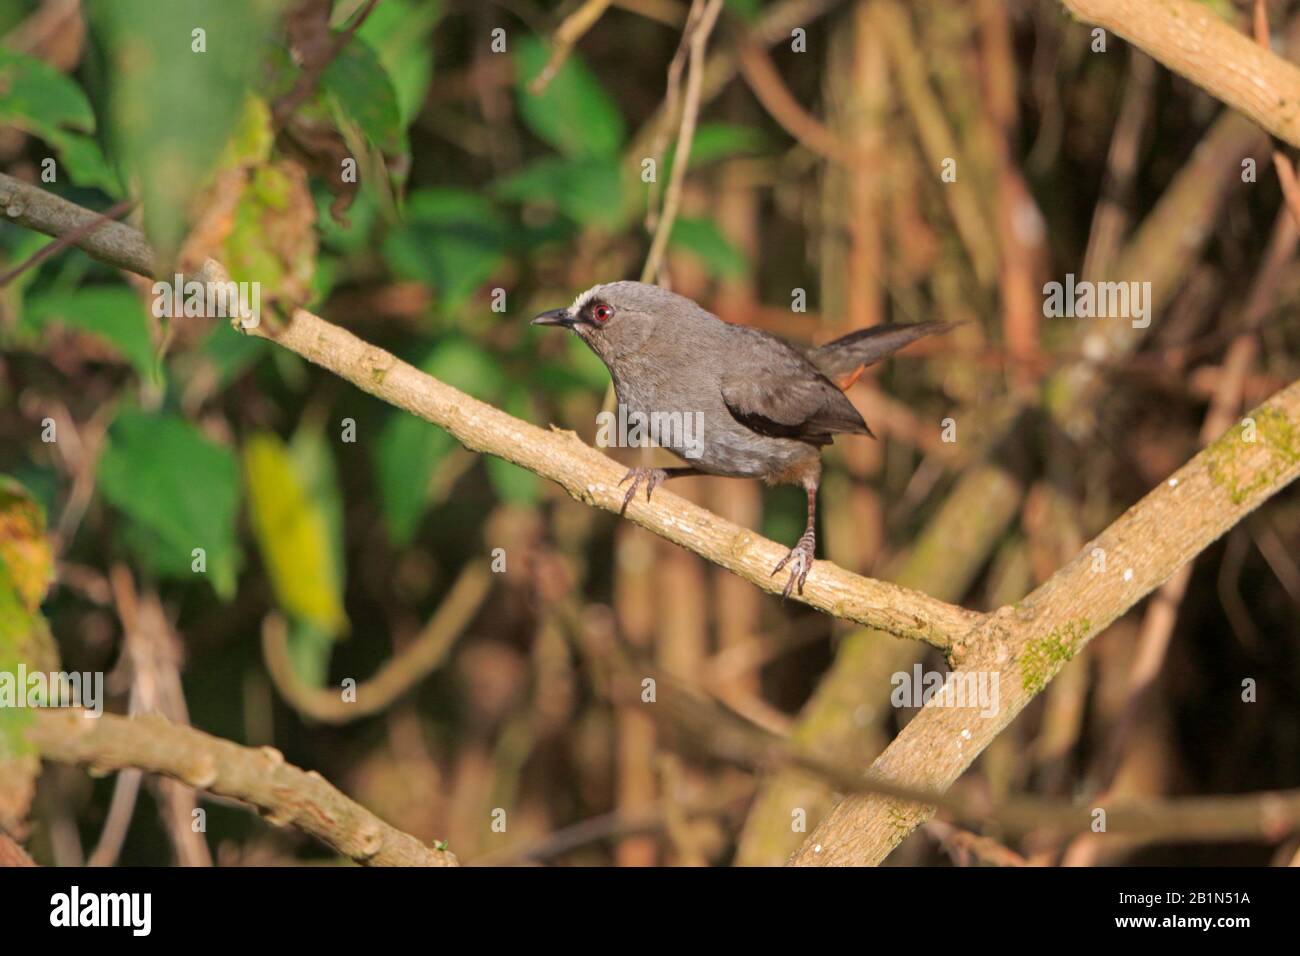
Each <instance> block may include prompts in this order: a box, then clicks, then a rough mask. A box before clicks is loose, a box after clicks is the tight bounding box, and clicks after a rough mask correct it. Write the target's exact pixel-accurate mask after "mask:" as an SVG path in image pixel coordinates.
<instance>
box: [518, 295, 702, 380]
mask: <svg viewBox="0 0 1300 956" xmlns="http://www.w3.org/2000/svg"><path fill="white" fill-rule="evenodd" d="M696 312H703V310H702V309H700V307H699V306H698V305H696V304H695V303H694V302H692V301H691V300H690V299H687V298H684V297H682V296H680V295H676V294H674V293H672V292H669V291H668V290H667V289H661V288H659V287H658V286H654V285H646V284H645V283H644V282H609V283H605V284H604V285H596V286H592V287H591V288H590V289H588V290H587V291H586V292H584V293H582V295H580V296H578V297H577V298H576V299H574V300H573V305H571V306H569V307H568V308H567V309H552V310H551V311H549V312H543V313H542V314H541V315H539V316H537V318H535V319H533V325H558V326H562V327H564V328H566V329H570V330H572V331H573V332H575V333H576V334H577V335H578V336H579V337H580V338H581V339H582V340H583V341H584V342H586V343H587V345H588V346H590V347H591V350H592V351H593V352H595V353H596V354H597V355H598V356H600V357H601V359H603V360H604V362H605V364H606V365H609V364H610V363H611V362H613V361H617V360H618V359H620V358H622V357H624V356H627V355H630V354H632V353H633V352H637V351H640V349H641V348H643V347H644V346H645V344H646V342H648V341H649V340H650V337H651V335H653V334H654V332H655V330H656V328H658V327H659V325H660V323H661V322H673V321H674V320H676V319H678V318H683V317H685V316H688V315H691V314H693V313H696Z"/></svg>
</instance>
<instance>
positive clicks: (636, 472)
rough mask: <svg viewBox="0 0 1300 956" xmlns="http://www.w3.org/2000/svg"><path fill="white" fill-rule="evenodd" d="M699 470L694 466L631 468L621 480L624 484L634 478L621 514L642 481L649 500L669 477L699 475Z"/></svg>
mask: <svg viewBox="0 0 1300 956" xmlns="http://www.w3.org/2000/svg"><path fill="white" fill-rule="evenodd" d="M698 474H699V472H698V471H696V470H695V469H694V468H629V469H628V470H627V474H626V475H624V476H623V480H622V481H620V482H619V485H620V486H622V485H624V484H626V483H627V481H628V479H631V480H632V487H631V488H629V489H628V490H627V494H626V495H625V496H624V497H623V507H622V508H619V509H618V513H619V514H623V512H625V511H627V506H628V505H630V504H631V503H632V499H633V498H634V497H635V496H636V490H637V488H639V487H641V482H643V481H644V482H645V483H646V486H645V500H646V501H649V500H650V496H651V495H652V494H654V490H655V489H656V488H658V487H659V483H660V482H662V481H666V480H667V479H669V478H681V477H683V476H685V475H698Z"/></svg>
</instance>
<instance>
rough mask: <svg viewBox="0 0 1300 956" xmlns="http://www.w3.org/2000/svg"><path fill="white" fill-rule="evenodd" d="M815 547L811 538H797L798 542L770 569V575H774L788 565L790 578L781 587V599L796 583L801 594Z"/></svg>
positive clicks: (811, 564)
mask: <svg viewBox="0 0 1300 956" xmlns="http://www.w3.org/2000/svg"><path fill="white" fill-rule="evenodd" d="M815 547H816V545H815V543H814V541H813V539H812V538H811V537H809V536H808V535H804V536H803V537H802V538H800V539H799V543H798V544H796V545H795V546H794V547H793V548H791V549H790V553H789V554H787V555H786V556H785V557H784V558H782V559H781V563H780V564H778V565H777V566H776V567H774V568H773V569H772V574H771V576H772V577H775V576H776V575H777V573H778V572H779V571H781V569H782V568H784V567H785V566H786V565H787V564H788V565H789V566H790V578H789V580H787V581H786V582H785V587H784V588H782V589H781V598H782V599H785V598H788V597H789V596H790V591H791V589H792V588H794V586H795V584H796V583H797V584H798V585H799V593H800V594H803V585H804V582H805V581H807V580H808V572H809V571H811V570H812V566H813V560H814V548H815Z"/></svg>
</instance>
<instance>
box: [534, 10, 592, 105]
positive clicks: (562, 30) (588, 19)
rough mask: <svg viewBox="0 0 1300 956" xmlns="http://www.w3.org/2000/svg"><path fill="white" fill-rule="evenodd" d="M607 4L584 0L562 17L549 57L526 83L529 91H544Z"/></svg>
mask: <svg viewBox="0 0 1300 956" xmlns="http://www.w3.org/2000/svg"><path fill="white" fill-rule="evenodd" d="M609 4H610V0H585V2H584V3H583V4H582V6H580V7H579V8H578V9H577V10H574V11H573V12H572V13H570V14H569V15H568V16H567V17H565V18H564V22H563V23H561V24H560V25H559V26H558V27H557V28H556V30H555V35H554V36H553V37H551V55H550V58H549V59H547V61H546V65H545V66H543V67H542V71H541V72H540V73H538V74H537V75H536V76H535V77H533V78H532V80H531V81H529V83H528V92H529V93H532V94H533V95H534V96H537V95H538V94H540V93H543V92H545V91H546V88H547V87H548V86H550V85H551V80H553V79H555V74H556V73H558V72H560V67H562V66H564V61H565V60H567V59H568V58H569V54H570V53H571V52H572V51H573V47H574V45H575V44H576V43H577V42H578V41H579V40H581V39H582V38H583V36H584V35H585V34H586V32H587V31H588V30H590V29H591V28H592V27H594V26H595V25H596V21H597V20H599V19H600V18H601V16H603V15H604V13H605V11H606V10H607V9H609Z"/></svg>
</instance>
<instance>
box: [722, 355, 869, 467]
mask: <svg viewBox="0 0 1300 956" xmlns="http://www.w3.org/2000/svg"><path fill="white" fill-rule="evenodd" d="M782 359H784V361H778V362H775V363H773V366H769V367H765V368H761V369H753V370H752V373H751V374H743V375H742V374H737V373H735V372H733V373H731V374H729V375H727V376H726V377H724V378H723V380H722V400H723V401H724V402H725V403H726V405H727V410H728V411H729V412H731V415H732V417H733V418H735V419H736V421H738V422H740V424H742V425H744V426H745V427H746V428H748V429H749V430H750V431H754V432H757V433H758V434H760V435H767V436H768V437H771V438H794V439H797V440H799V441H806V442H810V443H812V444H814V445H829V444H830V442H831V436H832V435H834V434H836V433H837V432H846V433H848V434H852V435H870V434H871V429H869V428H867V423H866V422H864V421H863V420H862V416H861V415H859V414H858V410H857V409H856V408H854V407H853V403H852V402H850V401H849V400H848V399H847V398H845V396H844V393H843V392H841V391H840V390H839V389H838V388H836V387H835V385H834V383H833V382H831V381H830V380H829V379H827V378H826V377H825V376H824V375H822V374H821V373H820V372H818V371H817V370H816V369H815V368H813V367H812V366H811V365H810V364H809V363H808V362H806V361H803V360H802V356H796V355H791V356H789V357H786V356H782Z"/></svg>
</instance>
